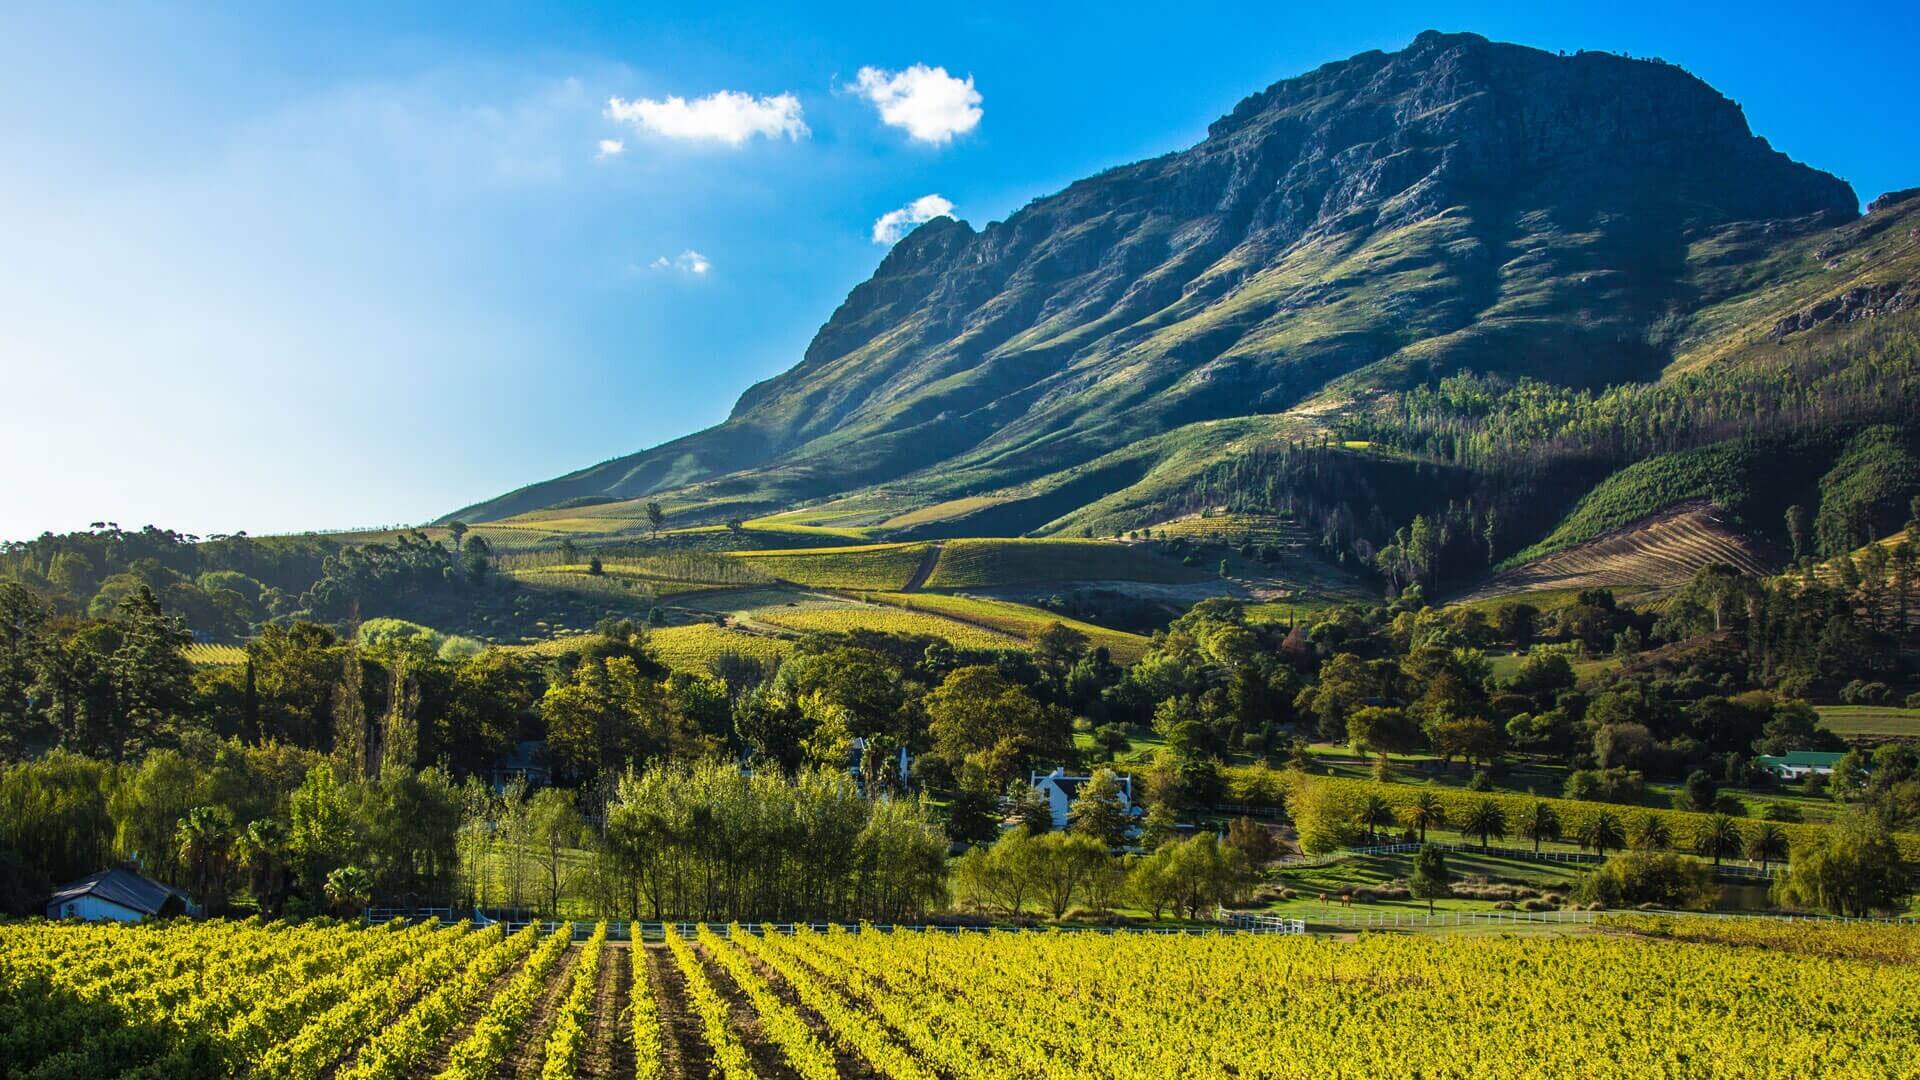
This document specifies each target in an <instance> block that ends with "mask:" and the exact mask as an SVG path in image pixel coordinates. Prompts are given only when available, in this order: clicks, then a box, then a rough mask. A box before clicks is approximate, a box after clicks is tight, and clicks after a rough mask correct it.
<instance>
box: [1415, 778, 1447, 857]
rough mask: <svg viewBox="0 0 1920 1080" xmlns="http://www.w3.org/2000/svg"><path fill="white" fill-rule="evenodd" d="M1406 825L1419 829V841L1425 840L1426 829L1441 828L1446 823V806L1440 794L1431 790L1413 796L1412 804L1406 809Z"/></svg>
mask: <svg viewBox="0 0 1920 1080" xmlns="http://www.w3.org/2000/svg"><path fill="white" fill-rule="evenodd" d="M1406 819H1407V825H1408V826H1409V827H1410V828H1414V829H1418V830H1420V842H1421V843H1422V844H1424V843H1426V842H1427V830H1428V829H1438V828H1443V827H1444V826H1445V825H1446V824H1447V807H1446V804H1445V803H1443V802H1441V801H1440V796H1438V795H1435V794H1434V793H1433V792H1431V791H1423V792H1421V793H1420V794H1419V795H1416V796H1414V800H1413V805H1411V806H1409V807H1407V809H1406Z"/></svg>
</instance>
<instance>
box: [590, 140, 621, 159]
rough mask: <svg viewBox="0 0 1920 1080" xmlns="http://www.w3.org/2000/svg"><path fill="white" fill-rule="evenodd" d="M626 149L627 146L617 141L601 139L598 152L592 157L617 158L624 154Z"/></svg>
mask: <svg viewBox="0 0 1920 1080" xmlns="http://www.w3.org/2000/svg"><path fill="white" fill-rule="evenodd" d="M626 149H627V144H626V143H624V142H622V141H620V140H619V139H601V140H600V152H599V153H598V154H595V155H594V156H595V157H602V158H610V157H618V156H620V155H621V154H622V153H625V152H626Z"/></svg>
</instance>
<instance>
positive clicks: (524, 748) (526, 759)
mask: <svg viewBox="0 0 1920 1080" xmlns="http://www.w3.org/2000/svg"><path fill="white" fill-rule="evenodd" d="M546 756H547V744H546V743H544V742H542V741H540V740H539V739H529V740H527V741H525V742H517V743H514V744H513V748H512V749H510V750H508V751H507V752H506V753H504V754H501V755H500V756H499V758H497V759H495V761H494V763H493V770H494V771H495V772H508V773H511V772H540V773H543V772H546V771H547V762H546Z"/></svg>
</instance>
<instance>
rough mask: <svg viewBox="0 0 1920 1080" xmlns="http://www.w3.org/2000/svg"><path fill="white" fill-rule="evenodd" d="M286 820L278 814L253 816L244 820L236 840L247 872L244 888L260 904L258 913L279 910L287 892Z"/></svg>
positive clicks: (273, 913) (270, 914)
mask: <svg viewBox="0 0 1920 1080" xmlns="http://www.w3.org/2000/svg"><path fill="white" fill-rule="evenodd" d="M289 839H290V837H289V834H288V832H287V826H286V823H285V822H283V821H280V820H279V819H277V818H270V817H266V818H256V819H254V820H253V821H249V822H248V823H247V827H246V829H244V830H243V831H242V832H241V833H240V837H239V839H238V840H237V841H236V842H235V845H234V849H235V855H236V857H237V858H238V860H239V863H240V866H241V868H242V869H244V870H245V871H246V873H247V891H248V893H249V894H251V895H252V896H253V901H254V903H255V904H257V905H259V908H260V914H262V915H264V916H266V917H268V918H272V917H274V916H275V915H278V914H279V913H280V905H281V903H282V902H283V901H284V900H285V899H286V895H287V850H288V842H289Z"/></svg>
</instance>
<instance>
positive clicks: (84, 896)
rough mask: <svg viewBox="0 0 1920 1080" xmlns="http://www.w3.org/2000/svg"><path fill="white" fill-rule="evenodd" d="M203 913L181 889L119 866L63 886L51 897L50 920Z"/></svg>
mask: <svg viewBox="0 0 1920 1080" xmlns="http://www.w3.org/2000/svg"><path fill="white" fill-rule="evenodd" d="M199 913H200V905H198V904H196V903H194V902H193V898H192V897H190V896H188V895H187V894H186V893H184V892H181V891H180V890H179V889H176V888H174V887H173V886H171V885H162V884H161V883H160V882H158V881H155V880H153V879H152V878H150V877H143V876H141V875H139V874H136V873H134V872H133V871H131V870H123V869H120V868H118V867H116V868H114V869H112V870H102V871H100V872H99V873H95V874H88V875H87V876H86V877H83V878H81V879H80V880H79V881H73V882H69V883H67V884H65V885H62V886H60V887H59V888H58V889H55V890H54V893H53V895H52V896H51V897H49V898H48V899H47V918H49V919H82V920H85V921H87V922H105V921H107V920H112V921H114V922H139V921H141V920H142V919H146V918H149V917H152V916H160V917H170V916H174V915H198V914H199Z"/></svg>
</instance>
